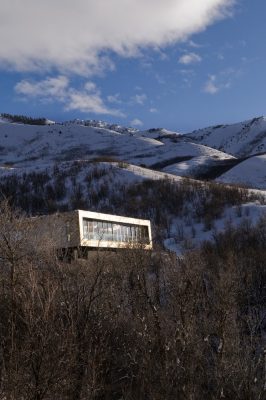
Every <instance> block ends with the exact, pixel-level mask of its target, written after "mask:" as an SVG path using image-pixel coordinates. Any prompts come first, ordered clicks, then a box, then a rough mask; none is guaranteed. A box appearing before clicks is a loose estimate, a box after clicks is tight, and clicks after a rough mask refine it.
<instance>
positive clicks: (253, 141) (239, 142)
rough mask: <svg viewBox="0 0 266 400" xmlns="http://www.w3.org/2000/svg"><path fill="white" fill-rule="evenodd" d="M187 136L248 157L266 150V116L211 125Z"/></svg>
mask: <svg viewBox="0 0 266 400" xmlns="http://www.w3.org/2000/svg"><path fill="white" fill-rule="evenodd" d="M187 137H189V138H190V139H191V141H192V142H194V143H200V144H204V145H206V146H210V147H213V148H215V149H218V150H221V151H224V152H226V153H228V154H232V155H234V156H236V157H247V156H251V155H254V154H258V153H263V152H266V118H265V117H258V118H253V119H251V120H248V121H244V122H240V123H237V124H232V125H217V126H211V127H208V128H205V129H199V130H197V131H194V132H192V133H190V134H189V135H187Z"/></svg>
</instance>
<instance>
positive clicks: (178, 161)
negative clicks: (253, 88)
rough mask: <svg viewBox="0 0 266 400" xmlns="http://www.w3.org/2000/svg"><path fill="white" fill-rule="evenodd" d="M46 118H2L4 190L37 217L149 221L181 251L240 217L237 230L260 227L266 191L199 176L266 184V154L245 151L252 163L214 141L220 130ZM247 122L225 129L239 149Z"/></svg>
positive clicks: (0, 185) (0, 190) (0, 179)
mask: <svg viewBox="0 0 266 400" xmlns="http://www.w3.org/2000/svg"><path fill="white" fill-rule="evenodd" d="M43 121H44V122H45V123H43ZM46 121H47V120H42V119H41V122H42V123H41V124H38V125H33V124H32V122H34V121H30V122H31V124H29V125H27V124H23V123H14V122H11V121H8V120H7V119H6V118H2V120H1V123H0V194H1V195H4V197H5V198H8V199H10V200H11V201H12V202H13V204H14V205H15V206H16V207H21V208H22V209H23V210H24V211H25V212H26V213H28V214H30V215H36V214H39V213H51V212H54V211H57V210H59V211H66V210H71V209H75V208H84V209H91V210H95V211H102V212H110V213H119V214H121V215H129V216H136V217H140V218H142V217H143V218H149V219H151V220H152V222H153V226H154V230H155V241H156V240H157V241H158V242H160V243H164V244H165V247H167V248H168V249H172V250H175V251H176V252H177V253H179V254H182V253H183V251H184V250H185V249H187V250H189V249H191V248H194V247H197V246H198V245H199V244H200V243H201V242H202V241H204V240H211V238H212V237H213V232H217V231H218V232H219V231H223V230H224V229H225V227H226V226H227V225H228V224H229V223H232V221H233V224H234V225H235V226H238V225H241V224H242V223H243V224H244V223H245V221H246V219H247V218H249V217H251V220H252V221H253V222H254V223H255V222H256V221H258V220H259V218H260V217H261V216H262V215H263V214H264V213H265V211H266V206H265V205H263V202H264V200H263V199H264V196H265V195H266V192H265V193H263V192H260V191H257V192H256V191H243V192H242V189H237V188H231V187H229V186H221V185H216V184H215V185H213V184H210V183H206V182H201V181H199V180H195V179H201V178H208V179H216V180H218V181H219V182H223V183H235V184H238V183H242V184H243V183H244V184H246V185H247V186H249V187H253V188H258V189H266V184H265V182H266V176H265V162H266V156H263V155H260V156H258V155H257V156H254V157H247V156H248V155H249V154H248V153H247V154H246V158H245V159H244V158H239V157H237V156H234V155H232V154H227V153H225V152H222V151H220V150H218V149H216V148H214V147H211V146H210V144H211V145H212V146H214V144H215V143H213V142H214V140H213V142H212V141H211V138H212V137H213V135H215V134H216V131H217V132H218V130H219V131H220V133H221V132H222V131H221V129H222V128H217V127H216V128H208V129H209V131H210V133H209V134H207V133H206V132H205V134H206V135H205V136H206V137H205V139H209V145H207V143H206V144H203V143H201V141H202V142H203V140H200V135H199V134H198V135H199V136H198V135H196V134H195V133H193V135H194V136H195V137H196V138H195V139H193V140H192V136H193V135H192V134H191V135H182V134H180V133H178V132H171V131H167V130H166V129H161V128H159V129H149V130H147V131H139V130H136V129H132V128H126V127H121V126H119V125H115V124H112V125H110V124H107V123H104V122H102V121H80V120H74V121H70V122H65V123H52V122H51V123H50V124H48V123H47V122H46ZM256 121H257V123H255V122H253V123H251V122H250V123H249V124H248V125H249V127H250V128H249V132H250V133H249V135H250V136H251V137H253V133H252V132H253V130H252V126H253V127H254V132H255V134H254V136H255V137H257V136H259V137H260V138H261V139H262V141H263V140H265V137H263V135H262V133H261V135H258V131H259V129H258V125H260V126H261V125H263V121H264V119H263V121H262V120H261V119H257V120H256ZM265 123H266V122H265ZM240 125H241V124H238V125H234V126H231V128H230V129H231V130H230V129H229V127H226V128H224V130H225V132H227V134H226V135H225V139H226V143H231V142H230V137H231V141H232V142H233V143H235V148H236V147H237V144H238V145H239V146H240V141H241V140H242V142H241V146H242V145H243V140H244V139H245V138H244V135H243V137H240V135H238V133H237V132H238V129H239V126H240ZM242 125H244V124H242ZM246 125H247V124H246ZM233 127H237V129H235V130H234V129H233ZM206 131H207V130H206ZM229 132H231V134H229ZM260 132H262V131H260ZM230 135H231V136H230ZM203 136H204V135H203ZM236 138H238V139H239V142H238V143H237V141H236ZM216 139H217V140H218V138H216ZM245 140H246V142H245V143H247V142H248V140H247V138H246V139H245ZM250 142H252V140H250V141H249V143H250ZM241 146H240V147H241ZM253 149H254V147H253ZM183 176H188V177H193V178H195V179H194V180H192V179H189V180H184V179H182V177H183ZM254 192H256V193H255V195H254V194H253V193H254ZM260 199H262V201H261V200H260ZM156 232H157V233H156ZM156 235H157V236H158V239H156Z"/></svg>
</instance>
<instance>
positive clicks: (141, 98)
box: [132, 93, 147, 105]
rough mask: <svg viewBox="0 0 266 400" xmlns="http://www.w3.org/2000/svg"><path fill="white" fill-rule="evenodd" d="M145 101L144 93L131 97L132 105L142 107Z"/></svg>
mask: <svg viewBox="0 0 266 400" xmlns="http://www.w3.org/2000/svg"><path fill="white" fill-rule="evenodd" d="M146 100H147V96H146V94H145V93H142V94H136V95H135V96H133V97H132V101H133V103H136V104H139V105H143V104H144V103H145V101H146Z"/></svg>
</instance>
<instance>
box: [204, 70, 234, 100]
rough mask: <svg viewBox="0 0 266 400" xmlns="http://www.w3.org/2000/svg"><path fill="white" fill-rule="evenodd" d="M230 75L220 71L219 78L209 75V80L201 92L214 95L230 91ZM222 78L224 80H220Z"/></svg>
mask: <svg viewBox="0 0 266 400" xmlns="http://www.w3.org/2000/svg"><path fill="white" fill-rule="evenodd" d="M230 74H231V73H230ZM230 74H229V73H228V72H227V71H222V72H220V74H219V77H217V76H216V75H209V79H208V80H207V82H206V83H205V85H204V88H203V91H204V92H205V93H209V94H216V93H218V92H220V91H221V90H224V89H230V87H231V81H230ZM223 76H225V77H226V80H224V79H222V78H223Z"/></svg>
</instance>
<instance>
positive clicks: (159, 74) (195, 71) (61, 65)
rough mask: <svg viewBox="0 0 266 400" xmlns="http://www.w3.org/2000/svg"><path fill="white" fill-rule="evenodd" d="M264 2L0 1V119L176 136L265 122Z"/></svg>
mask: <svg viewBox="0 0 266 400" xmlns="http://www.w3.org/2000/svg"><path fill="white" fill-rule="evenodd" d="M265 15H266V2H265V1H262V0H97V1H95V0H45V1H43V0H23V1H21V0H0V37H1V39H2V40H1V46H0V112H2V113H11V114H23V115H28V116H32V117H37V116H38V117H46V118H48V119H51V120H55V121H59V122H60V121H66V120H72V119H76V118H78V119H97V120H104V121H107V122H111V123H118V124H121V125H125V126H133V127H135V128H138V129H147V128H152V127H164V128H166V129H169V130H174V131H177V132H190V131H192V130H194V129H198V128H202V127H206V126H210V125H216V124H220V123H233V122H239V121H243V120H246V119H249V118H253V117H256V116H260V115H265V114H266V101H265V100H266V79H265V78H266V76H265V74H266V72H265V71H266V51H265V50H266V48H265V47H266V44H265V43H266V42H265V38H266V24H265Z"/></svg>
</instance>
